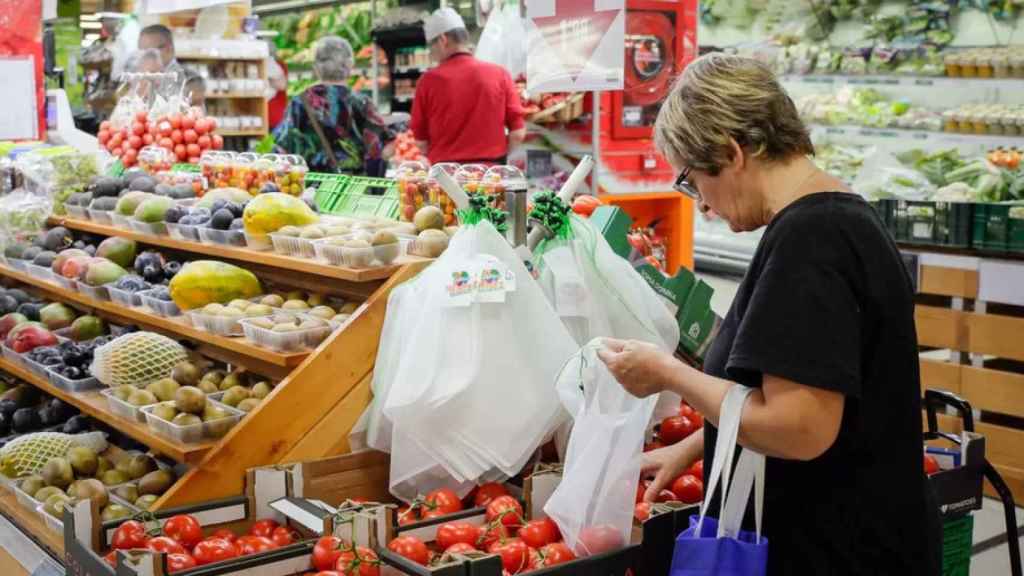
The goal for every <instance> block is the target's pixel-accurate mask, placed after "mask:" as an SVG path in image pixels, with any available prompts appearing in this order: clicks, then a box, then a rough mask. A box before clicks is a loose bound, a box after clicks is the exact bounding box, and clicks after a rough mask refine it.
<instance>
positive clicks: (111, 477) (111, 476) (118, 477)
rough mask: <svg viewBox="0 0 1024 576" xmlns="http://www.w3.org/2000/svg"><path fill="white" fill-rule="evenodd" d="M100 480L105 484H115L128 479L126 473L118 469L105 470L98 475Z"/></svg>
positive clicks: (122, 482)
mask: <svg viewBox="0 0 1024 576" xmlns="http://www.w3.org/2000/svg"><path fill="white" fill-rule="evenodd" d="M100 481H101V482H103V484H105V485H107V486H115V485H117V484H124V483H125V482H127V481H128V474H125V473H124V472H122V471H120V470H116V469H115V470H107V471H106V472H104V473H103V475H102V476H100Z"/></svg>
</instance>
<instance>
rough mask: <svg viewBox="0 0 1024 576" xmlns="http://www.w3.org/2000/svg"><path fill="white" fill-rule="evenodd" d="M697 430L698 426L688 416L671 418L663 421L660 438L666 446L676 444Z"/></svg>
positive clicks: (659, 433) (659, 430) (659, 431)
mask: <svg viewBox="0 0 1024 576" xmlns="http://www.w3.org/2000/svg"><path fill="white" fill-rule="evenodd" d="M696 430H697V426H696V425H695V424H694V423H693V420H691V419H690V418H689V417H687V416H669V417H668V418H665V419H664V420H662V421H661V426H660V428H658V438H660V439H661V441H662V442H664V443H665V444H675V443H676V442H679V441H680V440H682V439H683V438H686V437H687V436H689V435H690V434H693V433H694V431H696Z"/></svg>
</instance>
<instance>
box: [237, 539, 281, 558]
mask: <svg viewBox="0 0 1024 576" xmlns="http://www.w3.org/2000/svg"><path fill="white" fill-rule="evenodd" d="M235 546H237V547H238V554H239V555H241V556H248V555H250V554H259V553H260V552H266V551H268V550H273V549H275V548H277V544H274V541H273V540H271V539H270V538H267V537H266V536H240V537H239V538H238V539H237V540H235Z"/></svg>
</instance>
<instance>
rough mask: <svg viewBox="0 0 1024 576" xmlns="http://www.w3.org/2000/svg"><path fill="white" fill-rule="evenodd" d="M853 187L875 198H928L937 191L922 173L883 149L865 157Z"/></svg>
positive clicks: (860, 192) (857, 191) (864, 194)
mask: <svg viewBox="0 0 1024 576" xmlns="http://www.w3.org/2000/svg"><path fill="white" fill-rule="evenodd" d="M852 188H853V191H854V192H856V193H858V194H860V195H861V196H864V197H865V198H868V199H872V200H874V199H879V198H896V199H899V200H925V199H927V198H928V197H930V196H931V195H932V193H933V192H934V191H935V186H934V185H933V184H932V183H931V182H929V181H928V178H926V177H925V176H924V175H923V174H921V173H920V172H918V171H917V170H914V169H912V168H907V167H905V166H904V165H903V164H901V163H900V161H899V160H897V159H896V157H894V156H893V155H892V154H889V153H888V152H885V151H881V150H878V151H876V152H875V153H874V154H872V155H871V156H869V157H868V158H866V159H865V160H864V164H863V165H862V166H861V168H860V172H858V174H857V177H856V178H855V179H854V180H853V184H852Z"/></svg>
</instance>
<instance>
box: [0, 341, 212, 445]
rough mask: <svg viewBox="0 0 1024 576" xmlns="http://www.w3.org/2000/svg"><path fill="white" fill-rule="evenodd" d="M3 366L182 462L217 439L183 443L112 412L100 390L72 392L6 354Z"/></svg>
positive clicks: (13, 373) (8, 370) (87, 413)
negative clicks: (16, 362)
mask: <svg viewBox="0 0 1024 576" xmlns="http://www.w3.org/2000/svg"><path fill="white" fill-rule="evenodd" d="M0 370H3V371H4V372H7V373H9V374H11V375H13V376H15V377H17V378H19V379H21V380H24V381H25V382H28V383H29V384H32V385H33V386H35V387H36V388H39V389H40V390H42V391H44V392H46V393H47V394H49V395H50V396H54V397H56V398H60V399H61V400H63V401H64V402H67V403H68V404H70V405H72V406H74V407H76V408H78V409H79V410H81V411H82V413H83V414H86V415H88V416H92V417H93V418H96V419H97V420H100V421H102V422H104V423H106V424H107V425H109V426H110V427H112V428H116V429H117V430H119V431H120V432H122V433H123V434H126V435H128V436H131V437H132V438H134V439H135V440H138V441H139V442H142V443H143V444H145V445H147V446H149V447H150V448H152V449H153V450H156V451H157V452H160V453H161V454H164V455H166V456H167V457H169V458H172V459H174V460H176V461H178V462H184V463H190V464H194V463H196V462H198V461H199V460H200V459H201V458H202V457H203V455H205V454H206V452H207V451H208V450H209V449H210V448H212V447H213V445H214V444H215V442H209V441H206V442H201V443H196V444H181V443H178V442H175V441H173V440H171V439H169V438H166V437H164V436H160V435H158V434H156V433H155V432H153V431H152V430H150V429H149V427H147V426H146V425H145V424H142V423H140V422H136V421H134V420H128V419H126V418H122V417H121V416H118V415H116V414H112V413H111V412H110V411H109V410H108V408H107V400H106V398H104V397H103V396H102V395H100V393H99V391H97V390H92V391H89V392H78V393H71V392H68V391H66V390H63V389H61V388H58V387H56V386H54V385H53V384H51V383H50V382H49V381H48V380H46V379H44V378H42V377H41V376H39V375H38V374H35V373H34V372H30V371H28V370H26V369H25V368H23V367H22V366H18V365H17V364H14V363H12V362H11V361H10V360H8V359H6V358H0Z"/></svg>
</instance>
